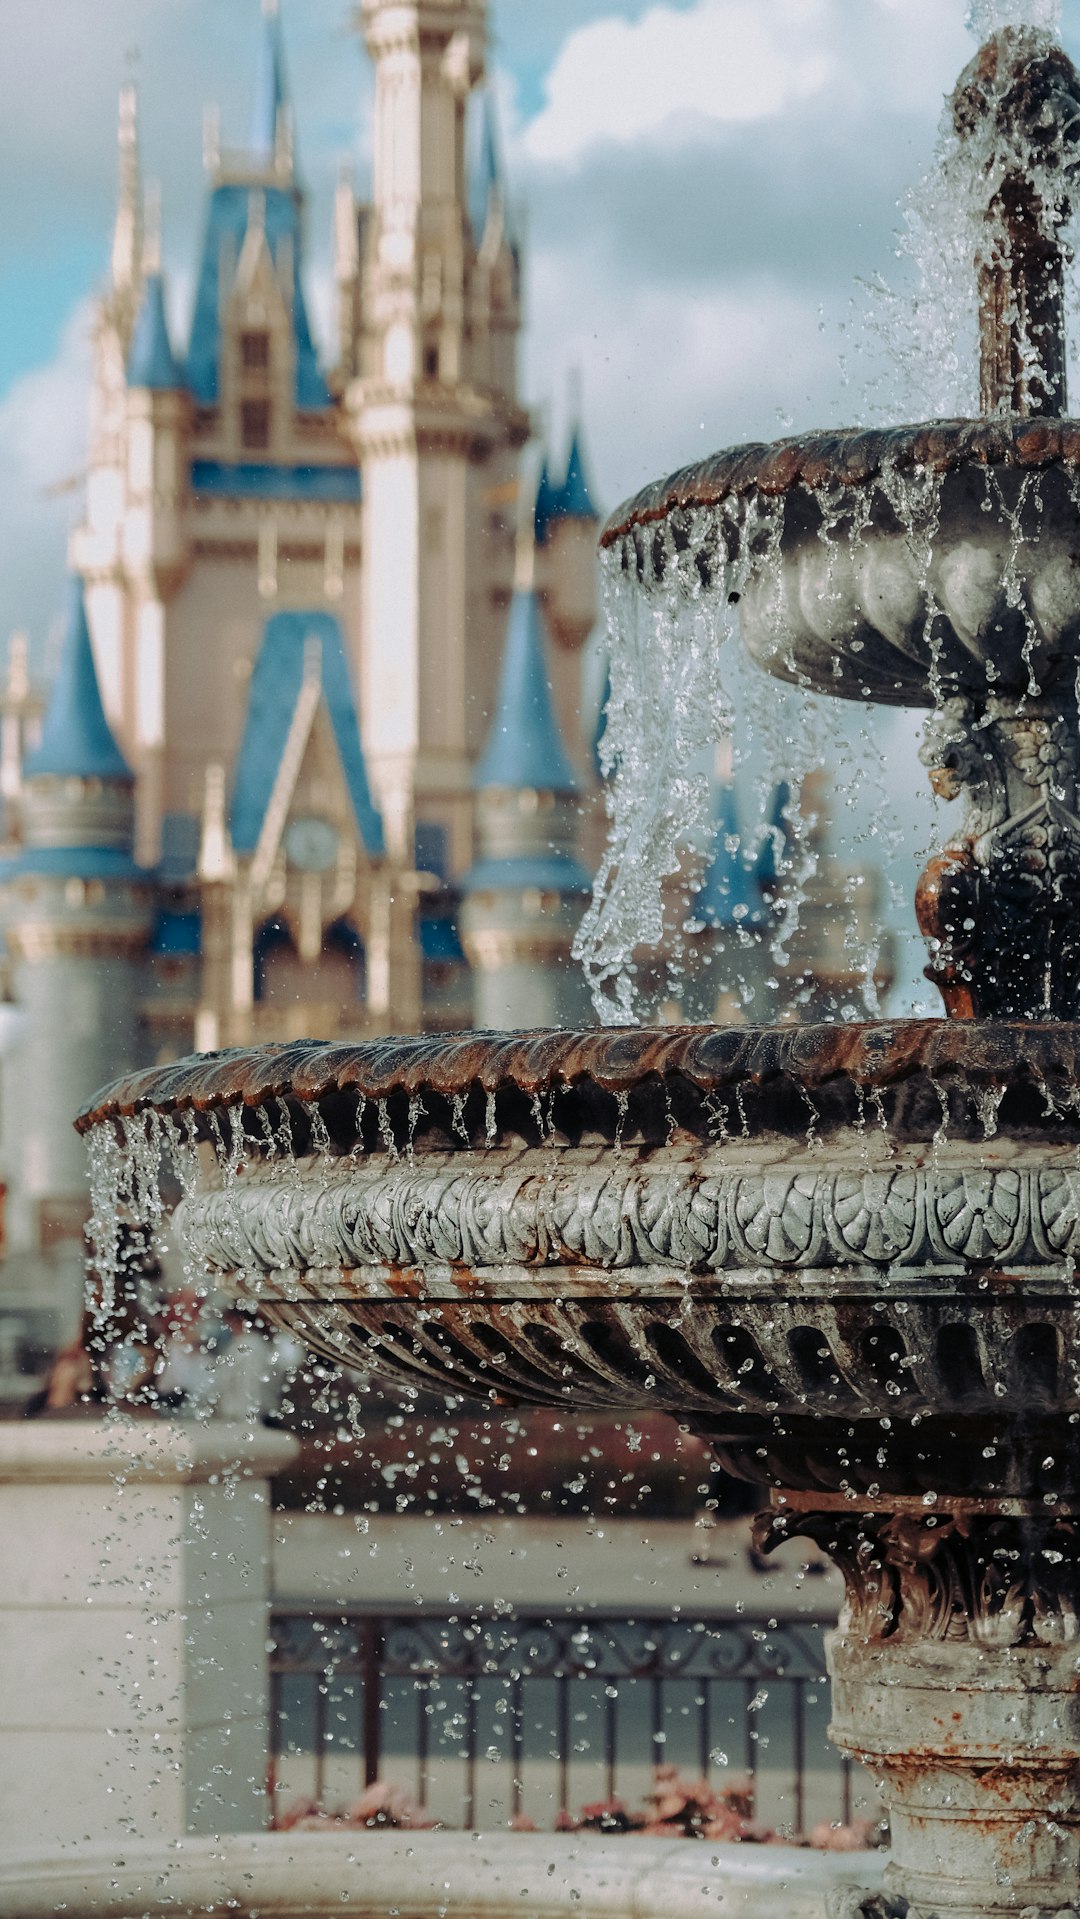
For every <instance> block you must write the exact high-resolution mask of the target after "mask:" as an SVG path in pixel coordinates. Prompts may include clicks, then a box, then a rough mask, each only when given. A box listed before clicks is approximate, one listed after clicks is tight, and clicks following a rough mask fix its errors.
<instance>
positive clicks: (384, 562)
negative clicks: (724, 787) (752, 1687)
mask: <svg viewBox="0 0 1080 1919" xmlns="http://www.w3.org/2000/svg"><path fill="white" fill-rule="evenodd" d="M485 15H486V8H485V4H484V0H364V4H363V6H362V7H361V9H360V20H361V23H362V28H363V34H364V38H365V40H366V44H367V49H368V53H369V55H370V57H371V60H372V62H373V65H374V73H375V107H374V164H373V178H372V194H371V199H370V203H365V202H361V201H360V200H358V198H357V197H356V195H355V193H354V191H353V187H352V185H351V183H350V182H349V181H348V180H346V179H342V181H341V182H340V184H339V187H338V191H337V196H336V202H335V207H334V236H333V237H334V273H335V282H336V294H337V313H338V340H337V357H336V364H335V365H334V366H333V367H331V368H324V366H323V365H322V364H321V363H320V360H319V357H318V355H317V353H316V349H315V345H314V342H313V337H312V331H311V326H310V322H309V316H308V305H307V299H306V293H305V258H304V193H303V187H302V183H301V175H300V169H299V165H298V159H297V153H298V140H297V133H296V128H295V126H294V122H293V115H292V111H291V106H290V100H289V89H288V80H287V70H286V60H285V50H284V39H283V30H282V22H281V20H280V18H279V17H278V9H277V6H276V4H274V0H264V5H263V17H262V21H261V27H260V41H259V45H258V55H257V71H256V75H255V93H254V111H253V119H252V127H251V134H250V138H249V140H248V143H247V146H246V147H245V148H244V149H243V150H241V151H234V150H231V149H228V148H226V147H224V146H222V145H221V143H220V141H219V140H218V138H217V137H216V134H215V133H214V132H213V130H211V132H210V134H209V137H208V139H207V142H206V156H205V157H206V168H207V175H208V182H207V184H208V196H207V205H206V215H205V224H204V237H203V242H202V250H201V256H200V259H199V262H198V270H197V275H196V283H195V294H194V302H193V309H192V312H191V318H190V326H189V330H188V334H187V339H186V342H184V343H183V345H181V344H179V343H178V342H177V341H176V340H174V339H173V338H172V337H171V335H170V327H169V319H168V304H167V300H166V288H165V283H164V275H163V271H162V264H161V259H160V240H159V235H158V232H157V230H156V229H157V219H156V218H155V217H153V214H152V213H151V215H150V217H148V213H147V203H146V199H145V197H144V192H143V185H142V180H141V168H140V153H139V138H138V125H137V111H136V100H135V95H134V91H133V89H131V88H130V87H128V88H125V90H124V92H123V94H122V98H121V109H120V126H119V158H120V169H119V193H118V204H117V209H116V217H115V224H114V230H113V236H112V248H111V263H110V275H109V282H108V286H107V288H106V290H105V292H104V294H103V296H102V298H101V299H100V301H99V304H98V308H97V316H96V329H95V345H94V374H93V390H92V395H91V407H90V440H89V457H88V470H87V480H86V494H85V508H84V512H83V515H82V519H81V523H80V524H79V525H78V526H77V528H76V530H75V531H74V534H73V536H72V540H71V549H70V561H71V569H72V576H73V577H72V588H71V605H70V611H69V618H68V625H67V632H66V637H65V640H64V647H63V654H62V658H61V662H60V668H59V673H58V676H57V679H56V682H55V685H54V687H53V689H52V693H51V698H50V702H49V705H48V708H47V710H46V711H45V714H44V718H43V717H42V710H41V701H40V700H39V699H37V698H36V697H35V695H34V692H33V689H32V688H31V686H30V683H29V679H28V676H27V673H26V667H25V659H24V658H23V657H22V655H21V654H17V655H14V656H13V658H12V663H11V669H10V671H9V676H8V684H7V686H6V688H4V689H3V691H2V693H0V716H2V718H0V725H2V740H3V748H2V752H0V784H2V786H3V794H4V801H5V831H6V838H7V841H8V846H7V854H8V857H7V858H6V860H5V861H4V863H3V866H2V868H0V914H2V919H3V926H4V932H5V937H6V941H7V947H8V963H9V976H10V977H9V992H10V997H11V1001H12V1004H13V1006H14V1008H15V1011H14V1013H13V1014H12V1018H11V1020H10V1021H9V1026H10V1029H11V1030H10V1031H9V1032H8V1033H7V1064H8V1066H9V1070H8V1072H7V1074H6V1079H7V1084H8V1087H13V1086H15V1085H16V1084H17V1085H18V1088H19V1092H18V1097H17V1099H15V1098H12V1097H7V1098H5V1100H4V1101H3V1106H4V1112H3V1117H2V1121H0V1149H2V1153H3V1173H4V1178H5V1183H6V1192H7V1198H6V1211H5V1221H4V1235H5V1251H6V1254H7V1270H8V1275H9V1278H10V1273H11V1270H12V1266H11V1263H12V1261H14V1262H15V1264H16V1266H18V1264H19V1262H20V1261H22V1260H30V1261H32V1262H34V1263H35V1265H36V1264H37V1263H39V1262H40V1260H41V1259H43V1258H44V1259H46V1260H47V1259H48V1258H49V1257H50V1256H53V1255H56V1256H57V1257H60V1258H61V1259H62V1260H63V1261H64V1262H65V1263H67V1262H69V1261H70V1257H71V1249H72V1248H73V1247H74V1248H76V1250H77V1248H78V1244H79V1236H80V1234H81V1227H82V1220H83V1217H84V1214H85V1202H84V1198H83V1195H84V1192H85V1169H84V1167H83V1164H82V1157H81V1148H80V1147H79V1145H78V1143H77V1142H76V1141H75V1140H74V1136H73V1135H72V1134H71V1130H70V1116H71V1114H72V1112H73V1111H74V1110H75V1108H76V1107H77V1105H78V1103H79V1101H80V1100H81V1099H82V1098H83V1097H85V1096H86V1095H88V1094H89V1093H90V1092H91V1091H92V1090H93V1088H94V1086H95V1085H97V1084H100V1083H101V1082H102V1081H104V1080H107V1079H108V1078H110V1077H112V1076H114V1075H115V1074H116V1072H117V1071H118V1070H120V1069H121V1068H122V1067H124V1066H126V1065H128V1064H131V1063H133V1062H134V1061H136V1060H139V1059H147V1058H161V1057H168V1056H170V1055H179V1054H181V1053H184V1052H186V1051H189V1050H190V1049H191V1048H192V1047H193V1046H194V1047H197V1048H199V1049H201V1050H209V1049H212V1048H215V1047H218V1046H229V1045H238V1044H244V1043H247V1042H254V1041H260V1040H266V1039H288V1038H291V1037H297V1036H300V1035H303V1034H308V1033H312V1032H317V1033H320V1034H322V1035H324V1036H326V1037H329V1038H333V1037H343V1038H345V1037H349V1038H356V1037H360V1036H362V1035H365V1034H377V1033H381V1032H389V1031H404V1032H408V1031H416V1030H418V1029H424V1028H428V1027H443V1028H447V1027H458V1026H462V1025H468V1024H469V1023H470V1022H471V1021H474V1020H475V1021H478V1022H479V1023H486V1024H505V1025H524V1024H528V1023H534V1022H540V1023H543V1022H544V1021H547V1022H548V1023H552V1022H554V1023H558V1022H559V1021H562V1020H567V1021H577V1020H581V1019H584V1018H586V1017H587V1007H586V1003H585V994H584V988H583V985H582V983H581V980H580V976H579V974H578V972H577V969H576V968H575V967H573V966H572V965H571V964H570V963H569V945H570V939H571V937H572V932H573V927H574V924H575V923H576V919H577V917H578V916H579V913H580V903H581V895H582V893H583V891H584V890H585V888H586V886H587V883H588V882H587V877H586V874H585V872H584V870H583V868H582V866H581V865H580V863H579V859H578V854H577V846H576V837H577V829H578V824H579V814H580V802H581V798H582V795H583V794H584V793H585V791H586V789H587V788H588V787H589V785H590V782H591V781H592V779H593V775H592V762H591V756H590V752H589V744H588V741H587V739H586V737H585V732H584V731H583V727H582V720H581V657H582V648H583V646H584V643H585V641H586V639H587V638H588V636H589V633H590V632H591V630H592V628H593V626H594V624H595V618H596V584H595V543H596V530H597V527H596V522H597V515H596V511H595V508H594V506H593V504H592V501H591V498H590V495H589V489H588V483H587V480H586V476H585V472H584V468H583V464H582V451H581V440H580V436H579V435H578V434H577V433H575V434H574V436H573V440H572V445H571V448H570V452H569V457H568V460H567V462H566V466H565V469H564V476H563V477H562V478H561V479H560V480H559V481H558V483H556V484H552V482H551V480H550V478H549V477H548V475H547V472H546V469H545V475H544V478H543V482H542V485H541V489H540V496H539V498H538V499H537V501H536V511H535V515H534V512H533V490H532V488H529V487H527V485H526V481H525V477H524V473H523V461H522V455H523V451H524V450H525V449H526V448H527V445H528V442H529V440H530V436H531V434H532V422H531V419H530V415H529V413H528V411H527V410H526V408H525V407H524V405H523V404H522V400H521V397H520V394H519V389H518V373H517V347H518V336H519V332H520V328H521V322H522V314H521V273H522V261H521V254H520V248H519V243H518V238H517V234H516V231H515V222H514V218H513V213H512V208H511V203H510V198H509V194H508V191H507V186H506V182H505V178H504V173H503V167H502V163H501V158H500V150H499V140H498V133H497V128H496V125H495V119H494V107H493V102H492V98H491V94H490V91H489V90H488V88H487V85H486V83H485V45H486V27H487V22H486V17H485ZM526 464H527V462H526ZM6 1090H7V1089H6V1088H5V1091H6ZM40 1297H41V1286H40V1283H39V1282H38V1281H35V1286H34V1298H35V1300H40ZM2 1370H3V1368H2V1361H0V1371H2Z"/></svg>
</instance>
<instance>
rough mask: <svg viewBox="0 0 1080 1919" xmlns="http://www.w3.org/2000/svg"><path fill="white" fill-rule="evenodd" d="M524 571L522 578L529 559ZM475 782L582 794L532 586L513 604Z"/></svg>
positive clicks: (520, 590)
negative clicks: (492, 714)
mask: <svg viewBox="0 0 1080 1919" xmlns="http://www.w3.org/2000/svg"><path fill="white" fill-rule="evenodd" d="M530 545H531V542H530ZM519 568H521V569H522V571H519V576H518V577H519V579H522V578H524V571H523V568H524V560H523V555H521V556H519ZM473 784H474V786H477V787H489V786H496V787H505V788H509V789H533V790H534V791H536V792H540V793H576V792H577V790H578V779H577V775H576V774H575V772H574V770H573V767H572V766H571V765H570V761H569V759H568V758H567V754H566V748H565V746H564V745H563V742H562V735H561V734H560V732H559V724H558V721H557V720H556V718H555V708H554V706H553V704H552V698H551V686H550V684H549V681H548V671H547V662H546V660H545V657H544V629H543V624H542V620H541V615H540V602H539V596H538V595H537V593H536V591H535V589H534V587H533V586H532V585H528V586H524V585H519V586H518V588H517V590H516V591H515V593H514V597H513V601H512V602H511V607H510V627H509V631H508V633H507V638H506V652H505V653H504V655H503V664H502V674H501V677H500V680H499V695H498V704H497V706H496V710H495V718H494V720H493V722H492V726H491V732H490V733H489V735H488V742H487V746H486V747H485V749H484V752H483V755H482V756H481V759H480V762H479V764H478V766H477V768H476V773H475V775H474V778H473Z"/></svg>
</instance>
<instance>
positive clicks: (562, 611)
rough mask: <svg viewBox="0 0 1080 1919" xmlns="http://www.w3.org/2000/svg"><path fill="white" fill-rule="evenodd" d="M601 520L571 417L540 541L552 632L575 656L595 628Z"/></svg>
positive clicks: (578, 432) (578, 433)
mask: <svg viewBox="0 0 1080 1919" xmlns="http://www.w3.org/2000/svg"><path fill="white" fill-rule="evenodd" d="M599 524H600V516H599V514H598V513H597V510H596V508H595V506H594V505H593V501H592V494H591V493H590V491H589V481H588V476H587V474H586V469H585V452H584V446H583V442H582V430H581V422H580V419H577V418H575V421H574V426H573V430H572V433H571V436H570V452H569V455H568V457H567V462H566V473H565V476H564V478H563V482H562V485H561V486H559V487H556V488H554V489H553V490H552V494H551V499H550V502H549V505H548V509H547V519H546V528H545V538H544V569H543V584H544V589H545V594H546V609H547V615H548V619H549V621H550V623H551V634H552V638H553V639H554V640H555V642H556V644H557V645H558V646H561V647H566V648H567V650H568V651H570V652H575V651H578V650H580V648H581V647H583V646H584V644H585V642H586V640H587V639H588V637H589V634H590V633H591V632H592V630H593V627H594V626H595V625H596V612H597V605H596V539H597V531H598V528H599Z"/></svg>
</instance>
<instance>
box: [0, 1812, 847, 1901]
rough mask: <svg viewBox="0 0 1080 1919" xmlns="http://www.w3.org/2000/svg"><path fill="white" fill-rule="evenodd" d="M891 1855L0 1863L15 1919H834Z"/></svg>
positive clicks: (133, 1858) (436, 1843)
mask: <svg viewBox="0 0 1080 1919" xmlns="http://www.w3.org/2000/svg"><path fill="white" fill-rule="evenodd" d="M883 1865H884V1859H883V1855H881V1854H880V1853H851V1854H836V1853H829V1854H826V1853H814V1852H807V1851H803V1850H801V1849H796V1848H794V1847H787V1846H767V1847H759V1846H721V1845H710V1844H708V1843H707V1842H697V1841H694V1840H683V1839H654V1840H648V1839H643V1838H636V1837H627V1838H622V1839H617V1840H614V1841H613V1840H610V1839H603V1838H600V1837H596V1838H592V1837H587V1838H581V1837H577V1838H573V1839H566V1840H562V1841H560V1840H558V1839H553V1838H550V1837H548V1836H546V1835H539V1834H537V1835H532V1834H524V1833H521V1834H501V1833H500V1834H487V1833H483V1834H466V1833H453V1834H445V1833H389V1832H387V1833H363V1832H344V1833H336V1832H335V1833H274V1834H267V1835H260V1836H256V1835H253V1836H251V1837H247V1836H244V1837H240V1838H229V1839H183V1840H180V1841H178V1842H177V1843H176V1844H175V1845H173V1846H169V1847H163V1846H160V1845H152V1844H132V1845H130V1846H127V1845H112V1846H94V1847H85V1848H79V1849H78V1850H77V1851H75V1850H74V1849H73V1851H72V1853H71V1854H70V1855H69V1856H67V1857H64V1856H58V1855H56V1854H51V1855H47V1854H43V1853H40V1852H39V1853H27V1852H13V1851H12V1852H0V1910H2V1911H3V1913H4V1914H5V1919H53V1916H54V1914H55V1913H56V1912H58V1911H67V1912H68V1913H70V1914H73V1915H77V1919H159V1915H160V1919H165V1915H168V1919H195V1915H196V1914H202V1913H204V1912H206V1911H208V1910H214V1909H217V1910H229V1911H231V1912H233V1913H235V1914H236V1915H237V1919H249V1916H250V1915H254V1914H255V1913H256V1912H257V1913H258V1914H259V1915H260V1919H322V1916H323V1915H325V1919H330V1915H331V1914H333V1915H335V1919H336V1916H337V1915H338V1914H341V1913H348V1914H352V1915H354V1916H356V1915H363V1916H364V1919H385V1916H386V1914H387V1913H388V1912H390V1911H395V1912H397V1913H398V1914H399V1915H400V1919H570V1915H573V1919H652V1916H653V1915H655V1914H657V1913H662V1914H663V1915H664V1919H735V1915H743V1916H744V1919H778V1916H779V1914H780V1913H783V1916H784V1919H825V1912H826V1898H827V1895H828V1893H829V1892H830V1891H835V1890H837V1889H840V1888H848V1887H851V1888H855V1887H860V1888H863V1887H865V1888H866V1889H867V1890H869V1891H876V1890H877V1888H878V1887H879V1886H880V1884H881V1874H882V1869H883Z"/></svg>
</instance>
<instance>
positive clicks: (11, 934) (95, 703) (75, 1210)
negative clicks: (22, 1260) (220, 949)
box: [0, 581, 150, 1303]
mask: <svg viewBox="0 0 1080 1919" xmlns="http://www.w3.org/2000/svg"><path fill="white" fill-rule="evenodd" d="M133 788H134V780H133V776H132V773H131V769H130V768H129V766H128V764H127V761H126V760H125V759H124V756H123V754H122V753H121V751H120V749H119V747H118V746H117V744H116V741H115V739H114V738H113V735H112V733H111V731H110V729H109V726H108V723H107V721H106V718H105V713H104V710H103V707H102V702H101V694H100V691H99V688H98V681H97V675H96V672H95V668H94V659H93V653H92V651H91V646H90V633H89V628H88V626H87V621H86V612H85V607H84V602H83V594H82V589H81V583H80V582H78V581H75V582H73V583H72V587H71V598H70V606H69V615H68V625H67V631H66V634H65V638H64V646H63V652H62V654H61V659H60V665H59V670H58V673H57V676H56V680H55V682H54V685H53V688H52V692H51V696H50V699H49V703H48V706H47V708H46V712H45V717H44V722H43V725H42V730H41V738H40V742H39V744H38V746H37V749H36V750H35V752H34V753H33V754H32V755H31V757H30V758H29V759H28V760H27V762H26V764H25V767H24V780H23V791H22V796H21V804H20V819H21V833H22V847H21V850H20V851H19V853H18V854H17V855H16V856H15V857H14V858H11V859H8V860H6V861H4V862H3V864H2V865H0V920H2V924H3V930H4V935H5V938H6V940H7V945H8V949H9V952H10V954H11V960H12V988H13V997H14V1000H15V1002H16V1006H17V1008H18V1012H19V1015H20V1016H21V1023H20V1027H19V1030H18V1033H17V1036H16V1038H15V1041H14V1045H13V1049H12V1050H11V1051H10V1052H9V1053H8V1055H7V1056H6V1057H5V1060H4V1065H3V1074H4V1087H3V1099H2V1101H0V1107H2V1122H0V1123H2V1144H3V1167H4V1175H5V1178H6V1180H7V1183H8V1188H9V1193H10V1195H11V1197H10V1201H9V1206H8V1219H7V1240H8V1246H9V1248H10V1250H11V1251H12V1252H14V1253H39V1252H40V1253H48V1252H50V1251H51V1250H53V1249H55V1248H57V1247H60V1246H63V1245H64V1244H67V1245H68V1246H69V1247H71V1246H72V1245H73V1246H74V1247H75V1248H76V1251H77V1253H78V1255H79V1256H78V1259H77V1261H76V1266H77V1269H78V1271H79V1273H80V1274H81V1263H82V1261H81V1247H82V1227H83V1222H84V1220H85V1217H86V1205H87V1201H86V1191H87V1188H86V1159H85V1149H84V1147H83V1145H82V1143H81V1141H80V1140H79V1139H78V1138H77V1137H76V1135H75V1133H74V1132H73V1130H72V1126H71V1115H72V1113H74V1112H77V1111H78V1109H79V1107H80V1106H81V1105H82V1104H83V1103H84V1101H85V1100H87V1099H88V1098H89V1096H90V1095H91V1094H92V1093H93V1092H94V1091H95V1090H96V1089H97V1088H98V1087H99V1086H101V1085H103V1084H104V1083H105V1082H106V1081H107V1080H108V1079H110V1078H115V1076H116V1074H117V1072H119V1071H122V1070H124V1069H125V1068H127V1067H130V1066H134V1065H136V1064H138V1060H139V1027H138V1001H139V977H140V962H141V958H142V954H143V951H144V949H145V944H146V938H147V933H148V929H149V919H150V882H149V876H148V875H147V874H145V873H144V872H143V871H142V870H141V869H140V868H139V867H138V866H136V864H135V861H134V859H133V857H132V845H133V828H134V805H133ZM69 1303H70V1302H69Z"/></svg>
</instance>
